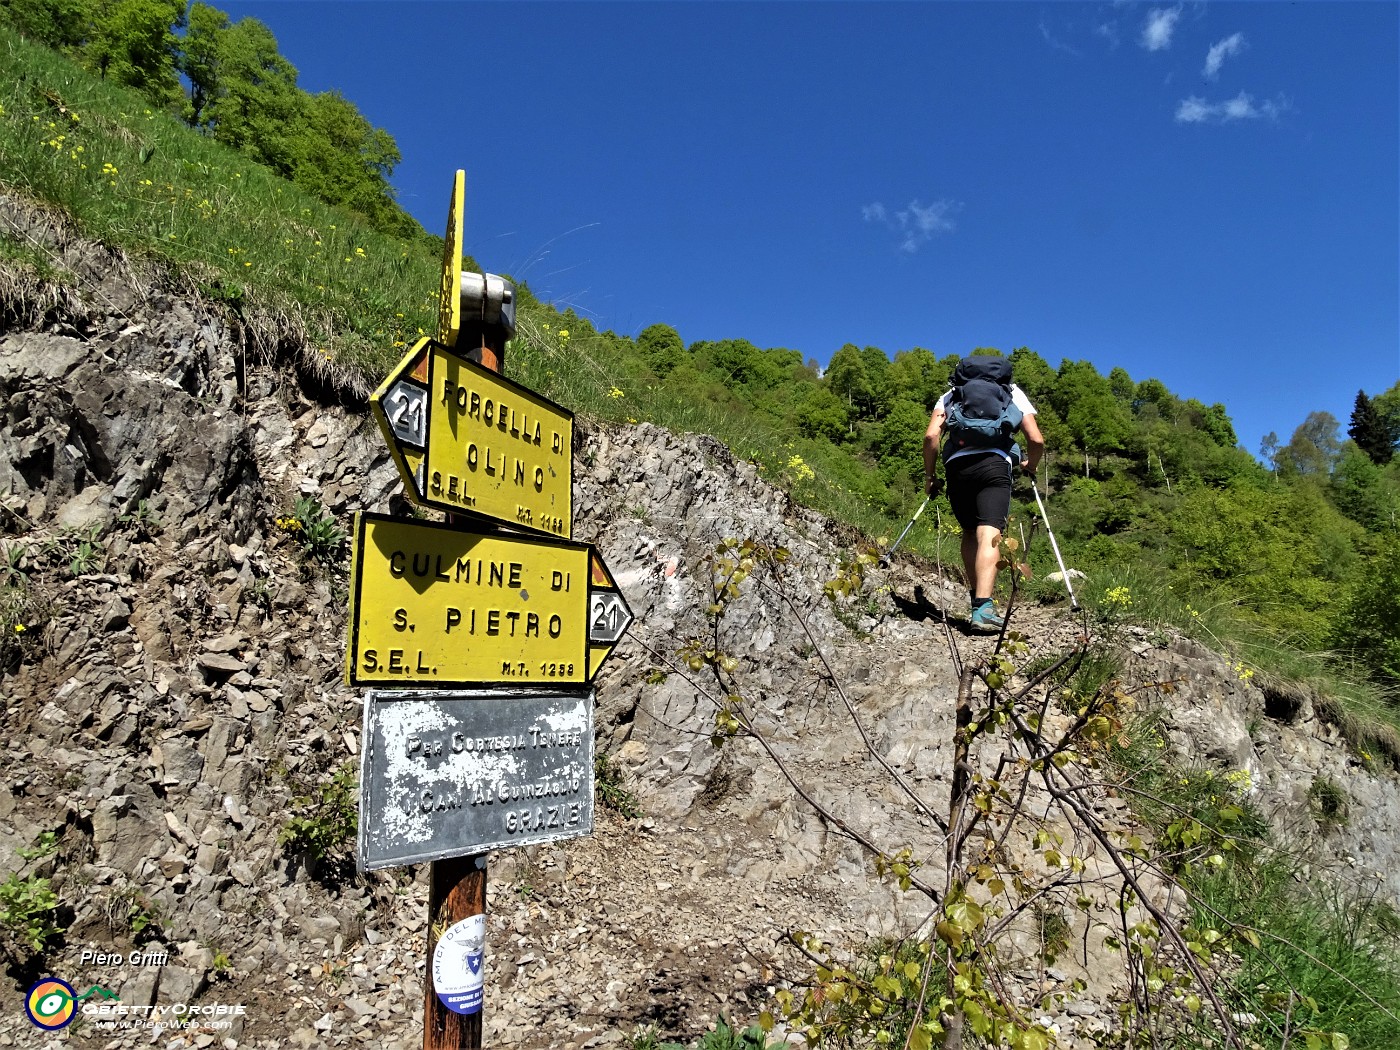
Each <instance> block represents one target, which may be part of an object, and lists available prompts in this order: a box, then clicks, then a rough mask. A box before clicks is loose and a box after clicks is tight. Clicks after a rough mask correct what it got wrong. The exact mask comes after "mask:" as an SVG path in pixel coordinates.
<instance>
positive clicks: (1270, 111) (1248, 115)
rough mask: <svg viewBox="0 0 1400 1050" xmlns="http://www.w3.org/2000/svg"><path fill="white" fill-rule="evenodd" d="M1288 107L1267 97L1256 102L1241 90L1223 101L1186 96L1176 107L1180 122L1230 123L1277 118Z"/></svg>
mask: <svg viewBox="0 0 1400 1050" xmlns="http://www.w3.org/2000/svg"><path fill="white" fill-rule="evenodd" d="M1287 109H1288V103H1287V101H1285V100H1284V99H1282V98H1280V99H1279V100H1278V101H1272V100H1269V99H1265V100H1264V101H1263V102H1260V103H1259V104H1257V105H1256V104H1255V102H1254V99H1253V98H1252V97H1251V96H1250V95H1248V94H1246V93H1245V92H1243V91H1241V92H1240V93H1239V94H1238V95H1236V96H1235V97H1234V98H1230V99H1226V100H1225V101H1223V102H1207V101H1206V100H1205V99H1203V98H1198V97H1196V96H1195V95H1192V96H1191V97H1190V98H1184V99H1182V100H1181V101H1180V102H1179V103H1177V107H1176V122H1177V123H1178V124H1229V123H1232V122H1234V121H1236V120H1277V119H1278V118H1279V114H1281V113H1283V112H1284V111H1285V110H1287Z"/></svg>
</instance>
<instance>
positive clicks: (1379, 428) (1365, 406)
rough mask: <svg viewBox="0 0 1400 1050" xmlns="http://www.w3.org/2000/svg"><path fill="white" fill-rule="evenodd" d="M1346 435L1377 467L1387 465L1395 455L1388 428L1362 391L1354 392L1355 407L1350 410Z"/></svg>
mask: <svg viewBox="0 0 1400 1050" xmlns="http://www.w3.org/2000/svg"><path fill="white" fill-rule="evenodd" d="M1347 434H1348V435H1349V436H1350V437H1351V439H1352V440H1353V441H1355V442H1356V444H1357V447H1358V448H1360V449H1361V451H1362V452H1364V453H1366V455H1368V456H1369V457H1371V462H1372V463H1375V464H1376V465H1377V466H1384V465H1385V464H1386V463H1389V462H1390V458H1391V456H1393V455H1394V454H1395V445H1394V442H1393V440H1392V437H1391V433H1390V428H1389V427H1388V426H1386V421H1385V420H1384V419H1383V418H1381V414H1380V413H1379V412H1377V411H1376V406H1375V405H1374V404H1372V402H1371V399H1370V398H1369V397H1367V396H1366V391H1364V390H1358V391H1357V392H1356V407H1354V408H1353V409H1352V410H1351V426H1350V427H1348V428H1347Z"/></svg>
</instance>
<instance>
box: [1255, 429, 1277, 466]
mask: <svg viewBox="0 0 1400 1050" xmlns="http://www.w3.org/2000/svg"><path fill="white" fill-rule="evenodd" d="M1280 451H1281V450H1280V448H1279V443H1278V432H1277V431H1273V430H1271V431H1269V432H1268V433H1267V434H1265V435H1264V439H1263V440H1262V441H1260V442H1259V458H1260V459H1262V460H1263V461H1264V465H1265V466H1266V467H1268V468H1269V469H1270V470H1271V471H1274V472H1275V473H1277V472H1278V465H1279V464H1278V456H1279V452H1280Z"/></svg>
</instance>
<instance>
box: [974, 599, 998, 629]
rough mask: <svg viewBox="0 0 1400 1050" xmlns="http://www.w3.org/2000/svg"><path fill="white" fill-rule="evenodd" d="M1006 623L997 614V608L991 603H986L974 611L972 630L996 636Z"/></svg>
mask: <svg viewBox="0 0 1400 1050" xmlns="http://www.w3.org/2000/svg"><path fill="white" fill-rule="evenodd" d="M1003 625H1004V621H1003V620H1002V618H1001V617H1000V616H999V615H998V614H997V608H996V606H995V605H993V604H992V603H991V602H984V603H983V604H982V605H979V606H978V607H977V608H976V609H974V610H973V611H972V629H973V630H974V631H979V632H981V633H982V634H996V633H997V632H998V631H1000V630H1001V629H1002V626H1003Z"/></svg>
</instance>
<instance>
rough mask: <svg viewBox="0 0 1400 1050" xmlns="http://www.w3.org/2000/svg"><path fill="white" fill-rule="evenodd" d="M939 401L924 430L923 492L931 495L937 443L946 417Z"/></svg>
mask: <svg viewBox="0 0 1400 1050" xmlns="http://www.w3.org/2000/svg"><path fill="white" fill-rule="evenodd" d="M947 418H948V417H947V415H946V414H945V413H944V411H943V406H942V403H941V402H940V403H939V405H938V406H936V407H935V408H934V410H933V415H932V416H930V417H929V421H928V430H926V431H924V492H926V493H928V495H930V496H932V495H933V490H932V486H933V482H934V479H935V478H937V477H938V443H939V440H940V439H941V438H942V437H943V421H944V420H945V419H947Z"/></svg>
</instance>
